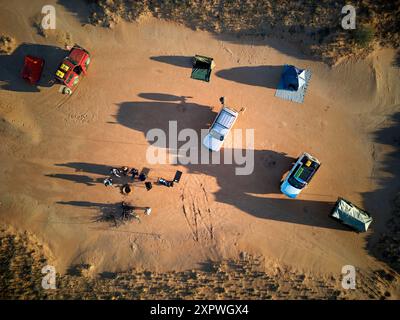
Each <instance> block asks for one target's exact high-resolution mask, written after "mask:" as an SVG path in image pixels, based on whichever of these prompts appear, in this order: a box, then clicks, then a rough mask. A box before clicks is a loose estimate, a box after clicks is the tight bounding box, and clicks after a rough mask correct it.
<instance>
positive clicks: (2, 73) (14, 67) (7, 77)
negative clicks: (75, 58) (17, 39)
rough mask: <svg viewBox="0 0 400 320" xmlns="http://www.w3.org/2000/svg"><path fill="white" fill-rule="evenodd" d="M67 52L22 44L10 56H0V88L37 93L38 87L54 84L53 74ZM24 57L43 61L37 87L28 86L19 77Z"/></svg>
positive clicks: (38, 45) (56, 48)
mask: <svg viewBox="0 0 400 320" xmlns="http://www.w3.org/2000/svg"><path fill="white" fill-rule="evenodd" d="M67 54H68V51H66V50H64V49H61V48H59V47H55V46H49V45H42V44H33V43H23V44H21V45H20V46H18V47H17V49H15V50H14V52H13V53H12V54H10V55H0V83H1V88H2V89H4V90H10V91H23V92H38V91H40V87H51V86H52V85H53V84H54V72H55V71H56V70H57V66H58V64H59V63H60V61H61V60H62V59H63V58H64V57H65V56H66V55H67ZM25 55H33V56H37V57H40V58H43V59H44V60H45V64H44V68H43V72H42V77H41V79H40V80H39V82H38V84H37V85H31V84H28V83H27V82H26V81H25V80H24V79H22V77H21V71H22V68H23V65H24V57H25Z"/></svg>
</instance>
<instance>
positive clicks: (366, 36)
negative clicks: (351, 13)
mask: <svg viewBox="0 0 400 320" xmlns="http://www.w3.org/2000/svg"><path fill="white" fill-rule="evenodd" d="M353 36H354V40H355V42H356V44H357V45H359V46H361V47H363V48H365V47H368V46H369V45H370V44H371V42H372V40H373V39H374V36H375V29H374V28H373V27H372V26H368V25H365V26H361V27H357V28H356V29H355V30H354V34H353Z"/></svg>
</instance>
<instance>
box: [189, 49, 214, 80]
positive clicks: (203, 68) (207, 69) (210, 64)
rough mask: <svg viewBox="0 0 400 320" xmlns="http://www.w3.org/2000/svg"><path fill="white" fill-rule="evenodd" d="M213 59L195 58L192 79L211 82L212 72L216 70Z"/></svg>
mask: <svg viewBox="0 0 400 320" xmlns="http://www.w3.org/2000/svg"><path fill="white" fill-rule="evenodd" d="M214 66H215V64H214V60H213V58H209V57H204V56H199V55H196V56H195V57H194V58H193V69H192V75H191V78H192V79H197V80H202V81H207V82H209V81H210V76H211V70H212V69H213V68H214Z"/></svg>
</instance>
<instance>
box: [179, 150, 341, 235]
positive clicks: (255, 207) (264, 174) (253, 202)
mask: <svg viewBox="0 0 400 320" xmlns="http://www.w3.org/2000/svg"><path fill="white" fill-rule="evenodd" d="M235 151H240V153H242V154H245V153H246V151H245V150H227V149H224V150H222V151H221V163H222V164H220V165H201V164H199V165H187V166H186V167H187V168H188V169H189V173H193V174H205V175H207V176H212V177H214V178H215V179H216V180H217V184H218V186H219V190H218V191H217V192H215V193H214V197H215V200H216V201H218V202H221V203H226V204H230V205H232V206H234V207H236V208H238V209H240V210H242V211H244V212H247V213H248V214H251V215H253V216H255V217H258V218H263V219H270V220H276V221H283V222H288V223H296V224H303V225H310V226H315V227H321V228H329V229H338V230H346V231H348V230H349V229H348V228H346V227H345V226H343V225H341V224H339V223H337V222H336V221H334V220H332V219H330V218H329V213H330V212H331V210H332V208H333V206H334V202H329V201H316V200H302V199H289V198H284V197H282V194H281V192H280V181H281V180H282V179H283V178H284V175H285V174H286V173H287V172H288V171H289V169H290V168H291V166H292V164H293V163H294V162H295V161H296V159H295V158H293V157H290V156H288V155H287V154H284V153H280V152H276V151H273V150H254V170H253V172H252V173H251V174H249V175H237V174H236V168H237V167H238V166H237V165H236V164H224V159H223V158H224V154H225V152H226V153H227V154H229V153H232V152H235ZM247 152H248V151H247ZM277 196H278V197H277Z"/></svg>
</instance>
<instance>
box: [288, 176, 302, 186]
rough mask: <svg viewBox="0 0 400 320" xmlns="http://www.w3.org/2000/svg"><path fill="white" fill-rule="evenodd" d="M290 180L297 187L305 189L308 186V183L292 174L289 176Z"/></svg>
mask: <svg viewBox="0 0 400 320" xmlns="http://www.w3.org/2000/svg"><path fill="white" fill-rule="evenodd" d="M288 182H289V184H290V185H292V186H293V187H295V188H296V189H303V188H304V187H305V186H306V184H305V183H304V182H300V181H299V180H297V179H296V178H295V177H294V176H293V175H291V176H290V177H289V179H288Z"/></svg>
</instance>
